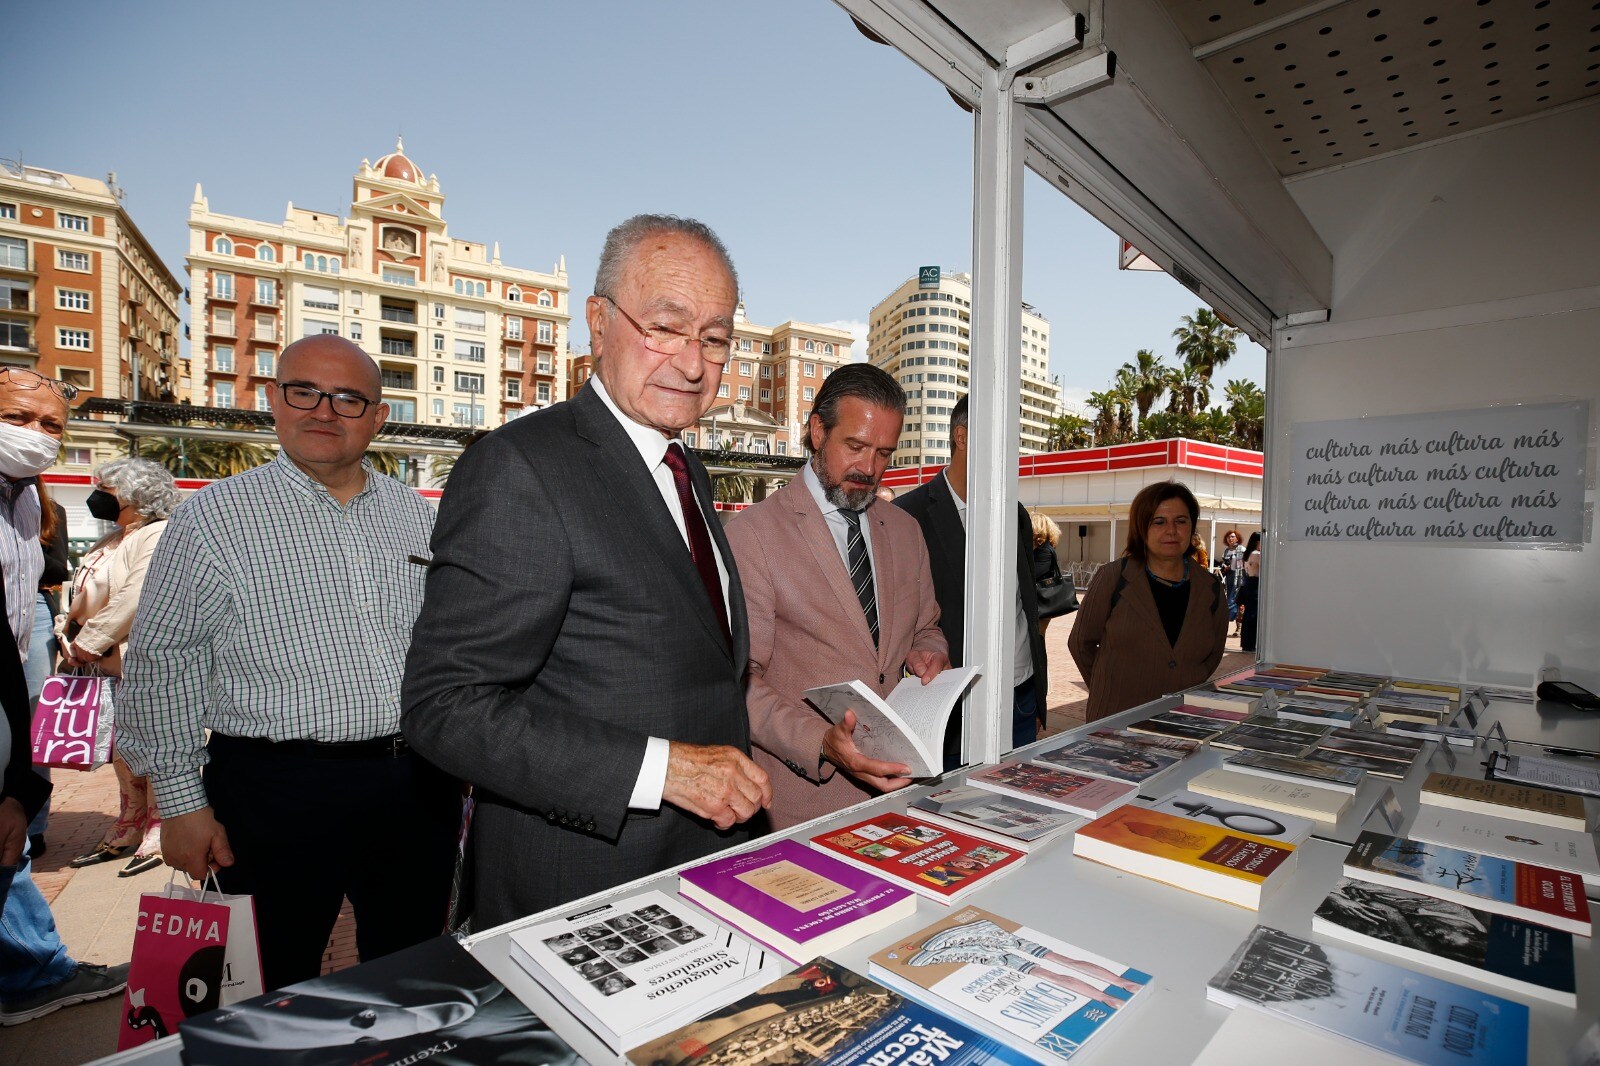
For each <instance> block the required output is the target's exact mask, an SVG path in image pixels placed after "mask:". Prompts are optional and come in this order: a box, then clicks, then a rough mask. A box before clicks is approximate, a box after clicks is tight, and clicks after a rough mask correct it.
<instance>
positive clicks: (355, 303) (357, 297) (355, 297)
mask: <svg viewBox="0 0 1600 1066" xmlns="http://www.w3.org/2000/svg"><path fill="white" fill-rule="evenodd" d="M350 306H351V308H352V309H354V310H357V311H359V310H360V309H361V290H360V289H351V290H350Z"/></svg>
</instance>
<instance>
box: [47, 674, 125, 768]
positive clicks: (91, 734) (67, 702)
mask: <svg viewBox="0 0 1600 1066" xmlns="http://www.w3.org/2000/svg"><path fill="white" fill-rule="evenodd" d="M114 720H115V715H114V714H113V711H112V705H111V679H110V678H107V677H96V676H85V675H74V674H52V675H51V676H50V677H47V678H45V679H44V688H43V689H42V690H41V691H40V692H39V704H38V707H37V708H36V709H35V710H34V712H33V731H32V732H33V765H35V766H56V767H65V768H67V769H71V770H93V769H96V768H97V767H101V766H104V765H105V764H106V763H108V762H110V761H111V752H112V746H113V745H112V734H113V731H114Z"/></svg>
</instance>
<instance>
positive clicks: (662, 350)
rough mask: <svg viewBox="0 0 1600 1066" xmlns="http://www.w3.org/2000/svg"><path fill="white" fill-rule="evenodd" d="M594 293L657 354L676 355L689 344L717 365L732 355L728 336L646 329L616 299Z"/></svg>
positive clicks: (702, 356) (659, 327) (661, 328)
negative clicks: (626, 322) (612, 308)
mask: <svg viewBox="0 0 1600 1066" xmlns="http://www.w3.org/2000/svg"><path fill="white" fill-rule="evenodd" d="M595 295H596V296H598V297H600V299H602V300H605V301H606V302H607V303H609V304H610V305H611V306H612V307H615V308H616V309H617V314H619V315H621V316H622V317H623V318H625V319H627V320H628V325H630V326H632V327H633V328H634V329H636V330H638V331H639V333H640V335H642V336H643V337H644V346H645V347H646V348H648V349H650V350H651V351H652V352H655V353H656V354H657V355H677V354H678V353H679V352H681V351H683V350H684V349H685V348H687V347H689V345H691V344H698V345H699V346H700V358H702V359H704V360H705V361H706V362H708V363H716V364H718V365H719V366H721V365H725V364H726V363H727V362H728V359H729V358H730V357H731V356H732V355H733V340H732V338H730V337H691V336H689V335H688V334H687V333H679V332H678V331H677V330H675V329H667V328H666V327H665V326H652V327H650V328H649V329H646V328H645V327H643V326H641V325H639V320H638V319H636V318H634V317H633V316H632V315H630V314H628V312H626V311H624V310H623V309H622V305H621V304H619V303H617V301H615V300H613V299H612V298H611V297H609V296H607V295H606V294H605V293H603V292H597V293H595Z"/></svg>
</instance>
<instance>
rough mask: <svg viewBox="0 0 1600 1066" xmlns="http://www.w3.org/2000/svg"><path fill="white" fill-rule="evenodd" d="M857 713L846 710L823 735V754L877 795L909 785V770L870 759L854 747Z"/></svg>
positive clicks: (905, 766) (902, 766)
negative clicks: (876, 792)
mask: <svg viewBox="0 0 1600 1066" xmlns="http://www.w3.org/2000/svg"><path fill="white" fill-rule="evenodd" d="M855 733H856V712H855V711H845V712H844V718H843V719H842V720H840V721H838V722H835V723H834V724H833V725H832V726H831V727H830V728H829V729H828V731H827V732H826V733H824V734H823V735H822V754H823V755H824V756H825V757H826V758H827V760H828V761H829V762H831V763H833V764H834V765H835V766H837V767H838V768H839V769H841V770H844V771H845V772H847V773H848V774H849V775H850V776H851V777H854V778H855V779H857V780H858V781H864V782H865V783H867V784H869V785H871V786H872V787H873V788H875V789H877V790H878V791H879V792H893V791H894V790H895V789H897V788H905V787H906V786H907V785H909V784H911V778H910V777H909V776H908V775H909V774H910V773H911V767H909V766H907V765H906V764H905V763H898V762H884V761H883V760H882V759H869V758H867V757H866V756H865V755H863V754H861V749H860V748H858V747H856V738H855Z"/></svg>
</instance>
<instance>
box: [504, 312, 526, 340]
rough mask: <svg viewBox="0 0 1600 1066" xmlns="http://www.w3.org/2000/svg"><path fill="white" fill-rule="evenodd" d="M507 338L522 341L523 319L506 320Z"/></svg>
mask: <svg viewBox="0 0 1600 1066" xmlns="http://www.w3.org/2000/svg"><path fill="white" fill-rule="evenodd" d="M506 336H507V337H508V338H510V339H511V340H514V341H520V340H521V339H522V319H520V318H515V317H512V318H507V319H506Z"/></svg>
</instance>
